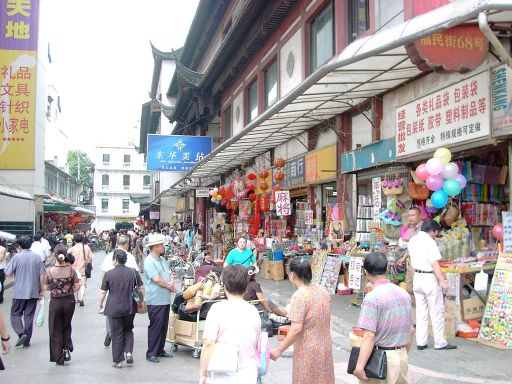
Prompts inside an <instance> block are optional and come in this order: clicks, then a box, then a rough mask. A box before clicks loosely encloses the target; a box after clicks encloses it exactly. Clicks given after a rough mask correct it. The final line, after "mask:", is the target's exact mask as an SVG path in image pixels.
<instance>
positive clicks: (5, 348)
mask: <svg viewBox="0 0 512 384" xmlns="http://www.w3.org/2000/svg"><path fill="white" fill-rule="evenodd" d="M0 339H1V341H2V355H8V354H9V351H10V350H11V344H10V343H9V340H10V339H11V336H9V335H8V334H7V327H6V326H5V321H4V316H3V315H2V314H1V313H0ZM4 369H5V367H4V363H3V362H2V359H1V358H0V371H3V370H4Z"/></svg>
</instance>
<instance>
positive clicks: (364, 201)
mask: <svg viewBox="0 0 512 384" xmlns="http://www.w3.org/2000/svg"><path fill="white" fill-rule="evenodd" d="M357 199H358V205H357V219H356V240H357V242H359V243H369V242H370V223H371V222H372V220H373V203H372V197H371V196H365V195H359V196H358V197H357Z"/></svg>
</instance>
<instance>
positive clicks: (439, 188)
mask: <svg viewBox="0 0 512 384" xmlns="http://www.w3.org/2000/svg"><path fill="white" fill-rule="evenodd" d="M451 160H452V154H451V152H450V150H449V149H448V148H439V149H438V150H437V151H436V152H435V153H434V157H432V158H431V159H429V160H428V161H427V162H426V163H424V164H420V165H419V166H418V167H417V168H416V172H415V173H416V177H417V178H418V179H420V180H422V181H425V184H426V186H427V188H428V189H429V190H431V191H432V192H433V193H432V196H431V197H430V200H431V201H432V205H433V206H434V207H435V208H438V209H441V208H444V206H445V205H446V204H447V203H448V197H450V196H457V195H458V194H459V193H460V192H461V191H462V189H463V188H464V187H465V186H466V184H467V180H466V178H465V177H464V175H462V174H461V173H459V171H460V170H459V167H458V166H457V164H456V163H453V162H451Z"/></svg>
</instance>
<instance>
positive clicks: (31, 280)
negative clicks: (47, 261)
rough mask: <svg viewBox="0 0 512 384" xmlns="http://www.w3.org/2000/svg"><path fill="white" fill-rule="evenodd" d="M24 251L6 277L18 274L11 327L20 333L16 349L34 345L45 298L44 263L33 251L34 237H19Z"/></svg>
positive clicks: (9, 265) (15, 283)
mask: <svg viewBox="0 0 512 384" xmlns="http://www.w3.org/2000/svg"><path fill="white" fill-rule="evenodd" d="M17 242H18V246H19V247H20V248H21V250H20V252H18V253H17V254H16V255H15V256H14V257H13V258H12V260H11V261H10V262H9V264H8V265H7V269H6V270H5V274H6V275H7V276H10V275H14V285H13V290H12V307H11V325H12V328H13V329H14V331H15V332H16V333H17V334H18V337H19V339H18V341H17V342H16V347H21V346H23V347H28V346H30V339H31V338H32V328H33V325H34V315H35V312H36V308H37V300H38V299H41V298H42V297H43V295H44V291H43V286H44V275H45V270H44V264H43V262H42V261H41V257H40V256H39V255H38V254H37V253H35V252H32V251H31V250H30V247H31V245H32V238H31V237H29V236H21V237H19V238H18V241H17Z"/></svg>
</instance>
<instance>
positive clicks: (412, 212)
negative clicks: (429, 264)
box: [398, 207, 423, 299]
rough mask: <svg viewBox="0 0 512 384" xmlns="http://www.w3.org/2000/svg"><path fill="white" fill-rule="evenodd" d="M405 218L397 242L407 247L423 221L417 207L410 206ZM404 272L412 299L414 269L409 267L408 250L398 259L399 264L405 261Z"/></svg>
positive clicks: (406, 286) (406, 285)
mask: <svg viewBox="0 0 512 384" xmlns="http://www.w3.org/2000/svg"><path fill="white" fill-rule="evenodd" d="M407 220H408V225H407V226H404V227H402V228H401V229H400V240H399V244H400V245H401V246H403V247H407V243H408V242H409V240H411V239H412V238H413V237H414V236H415V235H417V234H418V232H419V231H420V230H421V225H422V224H423V221H422V220H421V211H420V209H419V208H418V207H411V208H409V211H408V212H407ZM406 262H407V264H406V268H407V269H406V272H405V289H406V290H407V292H409V294H410V295H411V298H413V299H414V295H413V291H412V282H413V279H414V269H413V268H412V267H411V262H410V258H409V252H408V251H407V252H405V254H404V256H403V257H402V258H401V259H400V260H398V264H399V265H403V264H404V263H406Z"/></svg>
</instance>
